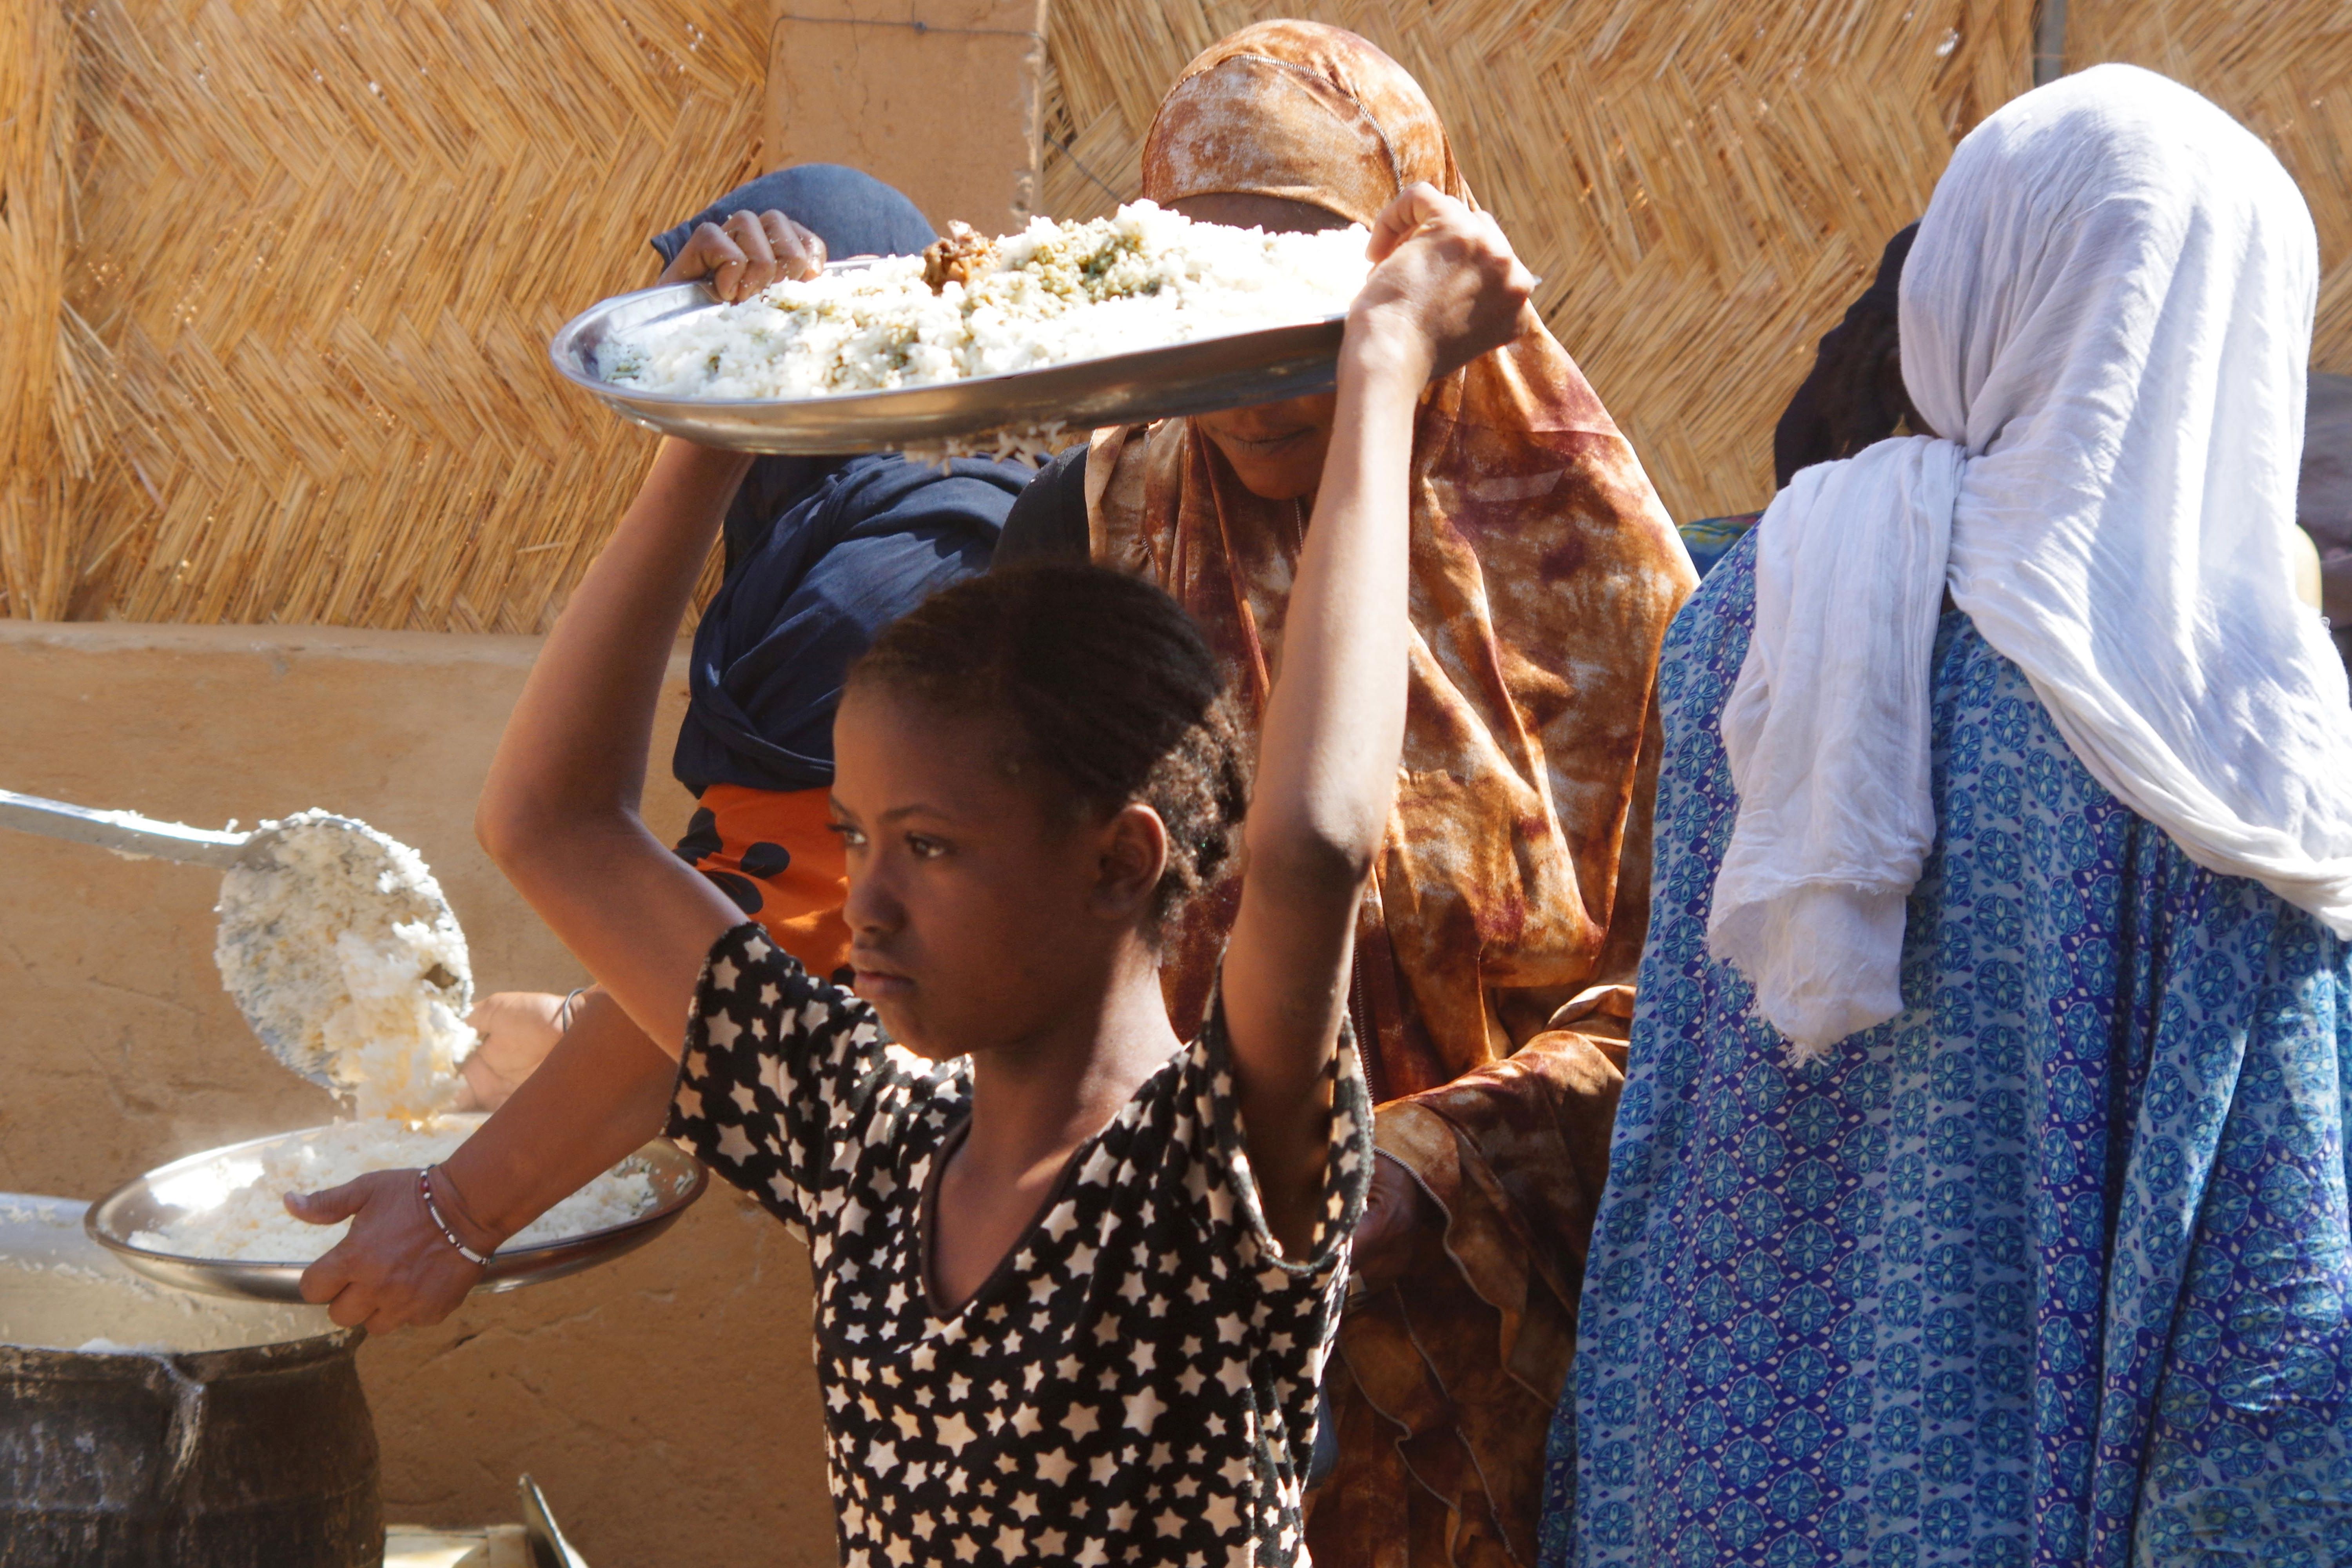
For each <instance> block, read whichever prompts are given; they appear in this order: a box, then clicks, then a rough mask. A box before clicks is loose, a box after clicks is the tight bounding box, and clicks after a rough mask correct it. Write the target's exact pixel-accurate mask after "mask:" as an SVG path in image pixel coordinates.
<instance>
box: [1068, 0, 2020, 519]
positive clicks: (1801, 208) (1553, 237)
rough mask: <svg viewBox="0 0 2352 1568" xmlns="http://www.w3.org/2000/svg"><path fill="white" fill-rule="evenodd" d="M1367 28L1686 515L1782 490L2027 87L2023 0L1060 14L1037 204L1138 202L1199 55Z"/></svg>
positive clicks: (1617, 2)
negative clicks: (1892, 239)
mask: <svg viewBox="0 0 2352 1568" xmlns="http://www.w3.org/2000/svg"><path fill="white" fill-rule="evenodd" d="M1281 15H1293V16H1310V17H1312V18H1314V19H1317V20H1321V21H1328V22H1336V23H1339V24H1340V25H1341V26H1349V27H1352V28H1354V29H1355V30H1356V31H1358V32H1360V33H1362V34H1363V35H1364V36H1366V37H1369V38H1370V39H1371V40H1372V41H1373V42H1374V43H1376V44H1378V45H1380V46H1381V47H1382V48H1384V49H1386V50H1388V51H1389V52H1390V53H1391V54H1392V55H1394V56H1395V57H1396V58H1398V59H1400V60H1402V62H1403V63H1404V64H1405V65H1406V66H1407V67H1408V68H1410V69H1411V70H1412V73H1413V74H1414V75H1415V76H1416V77H1417V78H1419V79H1420V80H1421V83H1422V85H1423V87H1424V88H1426V89H1428V91H1429V95H1430V97H1431V98H1432V100H1434V101H1435V103H1436V105H1437V107H1438V110H1439V111H1440V112H1441V113H1442V114H1444V117H1445V121H1446V126H1447V128H1448V130H1449V131H1450V132H1452V134H1453V137H1454V149H1455V152H1456V153H1457V155H1458V156H1459V157H1460V159H1461V161H1462V164H1463V167H1464V171H1465V174H1467V176H1468V178H1469V180H1470V184H1471V187H1472V189H1473V190H1474V191H1475V192H1476V194H1477V195H1478V198H1479V200H1480V201H1481V202H1482V203H1483V204H1484V205H1486V206H1487V207H1489V208H1490V209H1492V210H1493V211H1494V212H1495V213H1496V216H1497V217H1498V218H1499V219H1500V221H1501V222H1502V224H1503V226H1504V228H1505V229H1506V231H1507V232H1508V233H1509V235H1510V236H1511V237H1512V240H1513V242H1514V244H1516V245H1517V247H1518V248H1519V251H1520V254H1521V255H1522V256H1523V257H1524V258H1526V260H1527V262H1528V265H1529V266H1530V267H1531V268H1534V269H1535V271H1536V272H1537V273H1538V274H1539V275H1541V276H1542V278H1543V279H1544V283H1543V286H1542V287H1541V288H1540V289H1538V302H1539V303H1540V304H1541V305H1542V307H1543V310H1544V313H1545V315H1546V316H1547V318H1548V319H1549V321H1550V322H1551V324H1552V329H1553V331H1556V332H1558V333H1559V338H1560V341H1561V342H1564V343H1566V344H1567V345H1568V348H1569V352H1570V353H1572V354H1574V355H1575V356H1576V358H1577V361H1578V363H1580V364H1581V365H1582V366H1583V367H1584V370H1585V372H1586V374H1588V375H1589V376H1590V377H1591V380H1592V384H1593V385H1594V386H1595V388H1597V389H1598V390H1599V392H1600V393H1601V397H1602V399H1603V400H1604V401H1605V402H1606V403H1607V404H1608V405H1609V407H1610V410H1611V412H1612V414H1614V415H1615V416H1616V418H1617V420H1618V423H1619V424H1620V425H1622V426H1623V427H1624V429H1625V431H1626V434H1627V435H1628V436H1630V437H1632V438H1633V444H1634V446H1635V447H1637V448H1638V449H1639V451H1640V452H1641V454H1642V459H1643V462H1644V463H1645V464H1646V465H1647V466H1648V468H1649V470H1650V476H1651V478H1652V479H1653V480H1654V481H1655V483H1656V484H1657V487H1658V489H1659V492H1660V493H1661V494H1662V495H1663V496H1664V499H1665V502H1666V507H1667V510H1669V511H1671V512H1672V513H1673V514H1674V515H1675V517H1677V518H1683V519H1687V518H1693V517H1702V516H1706V515H1708V514H1710V513H1717V512H1725V511H1738V510H1748V508H1751V507H1755V506H1759V505H1761V504H1762V503H1763V502H1764V501H1765V500H1767V499H1768V498H1769V496H1770V494H1771V488H1772V464H1771V429H1772V423H1773V421H1774V420H1775V419H1777V418H1778V417H1779V416H1780V408H1781V405H1782V404H1783V403H1784V402H1785V401H1786V400H1787V397H1788V395H1789V393H1790V390H1791V389H1792V388H1793V387H1794V386H1795V384H1796V383H1797V381H1798V380H1799V379H1800V378H1801V376H1802V374H1804V370H1805V368H1806V366H1807V365H1809V364H1810V363H1811V353H1812V344H1813V342H1814V341H1815V340H1816V339H1817V338H1819V337H1820V335H1821V334H1822V331H1825V330H1826V329H1827V328H1828V327H1829V326H1830V325H1831V324H1832V323H1833V322H1834V321H1836V320H1837V318H1838V316H1839V315H1840V314H1841V313H1842V312H1843V310H1844V308H1845V306H1846V304H1847V303H1848V302H1849V301H1850V300H1852V299H1853V296H1854V295H1855V294H1856V293H1858V292H1860V290H1861V289H1862V288H1863V287H1864V285H1865V284H1866V283H1867V281H1868V279H1869V274H1870V271H1871V269H1872V268H1874V266H1875V264H1876V262H1877V258H1878V252H1879V248H1880V247H1881V246H1882V245H1884V244H1885V239H1886V237H1887V236H1888V235H1889V234H1890V233H1892V232H1893V231H1894V230H1895V229H1896V228H1898V227H1900V226H1902V225H1904V224H1906V223H1907V222H1909V221H1910V220H1911V219H1913V218H1915V217H1916V216H1918V215H1919V213H1920V212H1921V211H1922V210H1923V209H1924V207H1925V206H1926V204H1927V195H1928V192H1929V191H1930V190H1932V189H1933V188H1934V185H1935V182H1936V177H1937V174H1940V173H1941V172H1942V170H1943V167H1944V164H1945V163H1946V161H1947V160H1948V158H1949V156H1950V154H1951V148H1952V144H1953V143H1954V142H1956V141H1957V140H1958V138H1959V136H1960V135H1961V134H1962V133H1963V132H1966V131H1967V130H1968V129H1969V127H1970V126H1972V125H1974V124H1975V123H1976V121H1978V120H1979V119H1981V118H1982V117H1983V116H1984V115H1985V114H1986V113H1988V112H1989V111H1990V110H1992V109H1995V108H1997V107H1999V106H2000V104H2001V103H2002V102H2004V101H2005V100H2008V99H2009V98H2010V97H2011V96H2012V95H2014V94H2016V93H2018V92H2020V91H2022V90H2023V89H2025V88H2026V87H2027V86H2028V85H2030V80H2031V79H2030V75H2029V70H2030V67H2029V63H2028V60H2029V54H2030V32H2031V24H2032V16H2031V5H2030V0H1915V3H1912V4H1907V5H1893V4H1887V3H1885V0H1691V3H1689V4H1684V5H1657V4H1654V0H1644V3H1641V4H1635V3H1633V0H1579V3H1578V4H1574V5H1561V4H1559V3H1558V0H1533V3H1517V4H1498V3H1496V0H1309V3H1307V4H1304V5H1299V4H1293V5H1247V4H1237V3H1232V0H1210V3H1208V4H1203V3H1202V0H1089V3H1088V4H1084V5H1081V4H1076V3H1074V0H1057V3H1056V4H1055V6H1054V8H1053V15H1052V21H1051V24H1050V26H1049V28H1048V33H1047V58H1048V60H1049V63H1050V67H1051V75H1050V77H1049V79H1048V81H1047V85H1046V95H1047V96H1046V109H1045V117H1046V129H1047V146H1046V149H1045V203H1046V210H1047V211H1049V212H1052V213H1053V214H1055V216H1075V215H1080V214H1092V213H1097V212H1101V211H1104V210H1107V209H1108V207H1110V206H1111V205H1115V201H1116V198H1117V197H1118V196H1120V195H1128V194H1130V193H1132V192H1133V191H1134V190H1135V189H1136V184H1137V158H1138V153H1139V145H1140V142H1141V139H1142V136H1143V133H1144V132H1145V131H1146V129H1147V128H1149V126H1150V122H1151V115H1152V110H1153V109H1154V108H1155V107H1156V105H1157V103H1158V101H1159V98H1160V93H1161V92H1162V91H1163V90H1164V89H1166V87H1167V85H1168V83H1169V82H1170V81H1171V80H1172V79H1174V76H1175V73H1176V72H1177V71H1178V70H1179V69H1181V68H1182V66H1183V64H1184V62H1185V61H1186V60H1187V59H1189V58H1192V55H1193V54H1195V53H1196V52H1198V51H1199V50H1200V49H1201V48H1202V47H1206V46H1207V45H1208V44H1210V43H1211V42H1213V40H1215V39H1216V38H1218V37H1222V36H1223V34H1225V33H1227V32H1229V31H1231V30H1233V29H1234V28H1235V27H1238V26H1243V25H1244V24H1245V23H1248V22H1252V21H1255V20H1258V19H1260V18H1262V17H1265V16H1281Z"/></svg>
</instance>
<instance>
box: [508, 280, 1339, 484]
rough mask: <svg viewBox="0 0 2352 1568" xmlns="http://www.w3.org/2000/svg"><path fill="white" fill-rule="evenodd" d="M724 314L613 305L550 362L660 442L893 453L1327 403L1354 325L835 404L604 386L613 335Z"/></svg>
mask: <svg viewBox="0 0 2352 1568" xmlns="http://www.w3.org/2000/svg"><path fill="white" fill-rule="evenodd" d="M871 264H872V260H871V258H853V259H851V260H847V261H837V262H835V263H833V264H832V266H831V267H829V268H827V270H828V271H834V270H840V269H844V268H857V267H862V266H870V265H871ZM718 306H719V300H718V297H717V296H716V295H714V294H712V293H711V292H710V290H709V289H708V288H706V287H704V286H703V285H702V284H699V283H671V284H667V285H663V286H660V287H656V288H653V289H638V290H637V291H636V292H635V293H634V294H620V295H616V296H614V298H612V299H610V300H604V301H603V302H602V303H600V304H596V305H593V306H591V307H589V308H588V309H587V310H583V311H582V312H581V313H580V314H579V315H577V316H574V317H573V318H572V320H571V321H568V322H566V323H565V324H564V327H563V330H562V331H559V332H557V333H556V334H555V341H554V342H552V343H551V344H550V345H549V348H548V353H549V356H550V357H551V359H553V360H554V362H555V368H556V369H557V370H559V371H561V372H562V374H563V375H564V376H565V378H566V379H568V380H570V381H572V382H573V383H575V384H578V385H580V386H583V387H585V388H587V390H588V391H590V392H592V393H593V394H595V395H596V396H598V397H600V398H602V399H604V401H605V402H606V403H608V404H611V405H613V408H614V411H616V412H617V413H618V414H619V415H620V416H621V417H623V418H624V419H628V420H632V421H634V422H635V423H636V424H639V425H643V426H646V427H647V428H648V429H653V430H658V431H661V432H662V433H663V434H664V435H668V436H682V437H686V438H687V439H688V440H690V441H698V442H700V443H701V444H702V445H704V446H706V447H732V448H734V449H735V450H737V451H741V452H798V453H807V454H823V453H835V452H887V451H893V450H896V449H898V448H899V447H906V446H909V445H913V444H917V443H920V442H936V441H942V440H946V439H949V438H950V437H960V436H977V435H980V434H982V433H983V432H986V431H990V430H1000V429H1005V428H1009V427H1022V426H1050V425H1053V424H1055V422H1057V421H1058V422H1059V423H1061V424H1062V425H1063V426H1065V427H1066V428H1067V429H1068V430H1070V431H1072V432H1073V433H1076V432H1081V431H1085V430H1087V429H1091V428H1094V427H1097V426H1104V425H1138V424H1142V423H1144V422H1146V421H1148V420H1152V419H1164V418H1171V417H1174V416H1180V415H1186V414H1207V413H1211V412H1213V411H1214V410H1216V409H1220V408H1239V407H1242V406H1244V405H1248V404H1253V403H1274V402H1278V401H1280V400H1281V399H1283V398H1286V397H1300V396H1304V395H1307V394H1308V393H1315V392H1328V391H1329V390H1330V389H1331V388H1332V387H1333V386H1334V385H1336V384H1338V380H1339V339H1340V334H1341V331H1342V329H1343V328H1344V327H1345V325H1346V321H1347V318H1346V317H1344V316H1332V317H1329V318H1328V319H1326V320H1324V321H1308V322H1304V323H1302V324H1300V325H1298V326H1292V327H1272V328H1267V329H1265V330H1262V331H1252V332H1235V333H1231V334H1229V335H1227V336H1224V337H1216V338H1199V339H1195V340H1193V341H1192V342H1183V343H1171V344H1169V345H1167V346H1166V347H1164V348H1151V349H1139V350H1137V351H1136V352H1135V353H1123V354H1112V355H1109V356H1108V357H1107V358H1103V359H1089V360H1073V361H1071V362H1070V363H1066V364H1056V365H1047V366H1045V367H1044V368H1043V369H1039V370H1024V371H1017V372H1014V373H1013V374H1010V375H989V376H974V377H972V378H971V379H970V380H968V381H946V382H939V383H936V384H931V385H929V386H908V387H901V388H899V389H898V390H897V391H895V392H854V393H844V394H842V395H839V396H835V397H802V398H753V399H745V400H740V401H732V402H722V401H719V400H717V399H711V398H699V397H672V396H665V395H654V394H651V393H644V392H636V391H633V390H632V389H630V388H629V387H628V386H627V385H625V384H622V383H618V382H611V381H606V380H604V378H603V377H602V376H600V375H598V374H596V351H597V349H598V347H599V346H601V345H602V344H603V343H604V342H606V341H608V340H609V339H611V338H612V337H614V335H616V334H618V333H621V332H625V331H635V330H636V329H638V328H642V327H645V326H646V325H649V324H651V323H653V322H656V321H669V320H671V319H673V318H675V317H677V316H682V315H688V314H691V313H693V312H695V311H698V310H715V309H717V308H718Z"/></svg>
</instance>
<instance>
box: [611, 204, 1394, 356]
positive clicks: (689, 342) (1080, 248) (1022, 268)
mask: <svg viewBox="0 0 2352 1568" xmlns="http://www.w3.org/2000/svg"><path fill="white" fill-rule="evenodd" d="M957 231H958V232H957V233H956V234H955V235H953V236H952V237H950V238H949V239H946V240H943V241H941V242H940V244H939V245H935V246H933V247H931V250H930V251H929V252H927V253H926V254H925V255H923V256H898V257H887V258H881V259H879V260H877V261H875V262H874V263H873V264H871V265H870V266H864V267H859V268H845V269H843V270H838V271H829V272H826V273H825V274H824V275H823V276H821V277H818V278H813V279H808V280H807V281H805V282H798V281H789V280H788V281H784V282H780V283H776V284H774V285H772V286H771V287H770V288H768V289H765V290H763V291H761V293H759V294H756V295H754V296H753V297H751V299H749V300H743V301H742V302H741V303H740V304H735V305H719V306H715V307H713V308H712V309H709V310H697V311H693V312H690V313H688V314H685V315H682V316H677V317H672V318H670V319H668V320H667V321H659V322H656V323H654V324H652V325H650V326H647V327H645V328H643V329H640V330H639V331H635V332H631V333H623V334H618V335H616V336H615V337H614V339H612V340H610V341H608V342H605V343H604V345H603V346H601V347H600V348H599V349H598V351H597V355H596V372H597V374H599V375H601V376H603V377H604V379H605V380H607V381H611V382H615V383H619V384H625V385H627V386H630V387H632V388H635V390H637V391H640V392H650V393H658V394H666V395H673V396H683V397H701V398H711V399H726V400H730V401H734V400H742V399H754V398H807V397H823V396H828V395H837V394H841V393H851V392H887V391H889V390H892V389H894V388H898V387H904V386H919V385H926V384H933V383H938V382H944V381H957V380H962V379H966V378H969V377H972V376H982V375H1003V374H1009V373H1012V372H1014V371H1024V370H1035V369H1038V368H1040V367H1042V366H1045V365H1051V364H1060V363H1066V362H1068V361H1071V360H1082V359H1095V358H1099V357H1102V356H1104V355H1107V354H1114V353H1131V352H1133V351H1135V350H1139V349H1147V348H1157V347H1160V346H1163V345H1165V344H1169V343H1177V342H1190V341H1191V340H1192V339H1195V338H1208V337H1222V336H1225V335H1227V334H1230V333H1234V332H1244V331H1258V330H1261V329H1264V328H1268V327H1282V326H1293V325H1297V324H1300V323H1303V322H1309V321H1323V320H1326V319H1328V318H1329V317H1331V316H1334V315H1338V314H1340V313H1341V312H1344V311H1345V310H1347V308H1348V306H1349V302H1350V301H1352V300H1354V299H1355V297H1356V292H1357V290H1358V289H1360V288H1361V287H1362V286H1363V281H1364V275H1365V273H1366V272H1367V271H1368V270H1369V264H1368V263H1367V261H1366V260H1365V257H1364V245H1365V239H1366V236H1365V232H1364V230H1363V229H1362V228H1361V227H1349V228H1339V229H1326V230H1324V231H1322V232H1321V233H1318V234H1268V233H1265V231H1264V230H1261V229H1255V228H1227V227H1224V226H1221V225H1217V224H1206V223H1195V222H1193V221H1192V220H1191V219H1189V218H1187V217H1185V216H1182V215H1181V214H1179V213H1172V212H1169V211H1166V210H1164V209H1163V208H1161V207H1160V206H1158V205H1154V204H1153V203H1150V202H1131V203H1129V205H1126V206H1123V207H1121V208H1119V209H1118V213H1117V214H1116V215H1115V216H1110V217H1107V218H1095V219H1092V220H1089V221H1087V222H1085V223H1055V222H1053V221H1051V220H1049V219H1046V218H1038V219H1036V220H1035V221H1034V222H1033V223H1031V224H1030V226H1028V227H1027V228H1026V229H1024V231H1022V232H1021V233H1020V234H1017V235H1013V236H1010V237H1006V238H1003V239H999V240H994V241H982V240H979V239H978V238H977V237H974V236H972V235H971V232H970V231H969V230H967V229H963V228H962V227H961V226H960V225H959V226H957ZM927 274H928V276H927Z"/></svg>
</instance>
